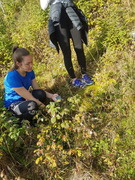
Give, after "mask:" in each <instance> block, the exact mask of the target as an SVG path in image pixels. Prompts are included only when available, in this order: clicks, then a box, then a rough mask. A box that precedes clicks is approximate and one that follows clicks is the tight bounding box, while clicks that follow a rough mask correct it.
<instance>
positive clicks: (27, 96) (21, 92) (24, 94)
mask: <svg viewBox="0 0 135 180" xmlns="http://www.w3.org/2000/svg"><path fill="white" fill-rule="evenodd" d="M13 89H14V90H15V91H16V93H17V94H19V95H20V96H21V97H23V98H24V99H26V100H32V101H35V102H36V103H37V104H38V105H41V106H42V107H45V105H44V104H43V103H42V102H40V101H39V100H38V99H36V98H34V97H33V96H32V94H31V93H30V92H29V91H28V90H27V89H25V88H24V87H20V88H13Z"/></svg>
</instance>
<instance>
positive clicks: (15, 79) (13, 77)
mask: <svg viewBox="0 0 135 180" xmlns="http://www.w3.org/2000/svg"><path fill="white" fill-rule="evenodd" d="M34 78H35V74H34V71H31V72H27V73H26V76H21V75H20V74H19V72H18V71H16V70H13V71H10V72H8V73H7V75H6V76H5V78H4V88H5V94H4V105H5V107H9V106H10V105H11V104H12V103H14V102H18V101H24V98H23V97H21V96H20V95H19V94H17V93H16V92H15V91H14V89H13V88H19V87H25V88H26V89H27V90H28V89H29V88H30V86H31V85H32V80H33V79H34Z"/></svg>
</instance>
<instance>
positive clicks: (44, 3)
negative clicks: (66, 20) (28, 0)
mask: <svg viewBox="0 0 135 180" xmlns="http://www.w3.org/2000/svg"><path fill="white" fill-rule="evenodd" d="M50 2H51V0H40V6H41V8H42V9H43V10H45V9H46V8H47V7H48V5H49V3H50Z"/></svg>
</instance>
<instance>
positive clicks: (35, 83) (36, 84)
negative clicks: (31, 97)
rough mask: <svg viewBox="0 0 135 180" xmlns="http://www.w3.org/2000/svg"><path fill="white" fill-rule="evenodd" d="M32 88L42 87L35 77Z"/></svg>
mask: <svg viewBox="0 0 135 180" xmlns="http://www.w3.org/2000/svg"><path fill="white" fill-rule="evenodd" d="M32 88H33V89H40V87H39V85H38V83H37V81H36V79H33V80H32Z"/></svg>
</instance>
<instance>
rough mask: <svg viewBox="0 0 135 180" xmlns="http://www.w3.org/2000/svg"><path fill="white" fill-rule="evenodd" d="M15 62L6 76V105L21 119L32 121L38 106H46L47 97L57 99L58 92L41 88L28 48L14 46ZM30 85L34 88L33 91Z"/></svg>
mask: <svg viewBox="0 0 135 180" xmlns="http://www.w3.org/2000/svg"><path fill="white" fill-rule="evenodd" d="M13 62H14V65H13V68H12V69H11V70H10V71H9V72H8V73H7V75H6V76H5V78H4V88H5V94H4V105H5V107H6V108H7V109H8V110H10V111H12V112H13V114H14V115H15V116H16V117H19V118H20V120H23V119H25V120H29V121H30V122H32V119H33V117H34V116H35V114H36V110H38V106H41V107H42V108H45V104H46V102H47V99H48V98H50V99H52V100H53V101H56V100H57V96H58V94H51V93H49V92H46V91H44V90H42V89H40V88H39V86H38V84H37V82H36V79H35V74H34V71H33V70H32V66H33V60H32V55H31V54H30V53H29V51H28V50H27V49H25V48H22V47H14V48H13ZM30 87H32V88H33V90H32V91H31V92H30V91H29V88H30Z"/></svg>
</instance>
